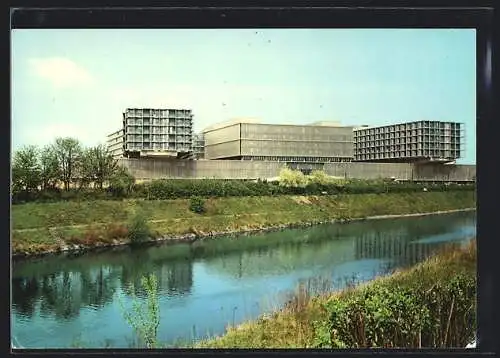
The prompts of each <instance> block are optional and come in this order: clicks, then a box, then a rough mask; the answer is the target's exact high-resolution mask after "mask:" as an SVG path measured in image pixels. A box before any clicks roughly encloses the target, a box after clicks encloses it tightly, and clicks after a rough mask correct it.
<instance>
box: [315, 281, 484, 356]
mask: <svg viewBox="0 0 500 358" xmlns="http://www.w3.org/2000/svg"><path fill="white" fill-rule="evenodd" d="M434 282H435V283H434V284H433V285H432V287H430V288H428V289H419V288H418V287H417V286H418V284H419V283H416V284H415V285H413V284H412V283H411V282H409V283H408V284H407V285H405V286H400V285H391V284H372V285H370V286H367V287H366V288H365V289H362V290H359V291H355V292H352V293H350V294H349V295H343V296H336V297H334V298H332V299H331V300H329V301H328V302H326V303H325V304H324V306H323V308H324V309H325V310H326V311H327V312H328V314H329V317H330V318H329V320H328V321H327V322H323V321H322V322H316V323H315V324H314V329H315V344H316V346H317V347H338V348H344V347H350V348H355V347H399V348H402V347H434V348H436V347H465V345H466V344H468V343H469V341H470V340H471V339H472V338H473V337H474V332H475V327H476V321H475V306H476V302H475V298H476V282H475V277H473V276H472V275H466V274H463V273H460V274H455V275H453V276H452V277H451V278H450V279H447V280H445V279H442V280H438V281H434Z"/></svg>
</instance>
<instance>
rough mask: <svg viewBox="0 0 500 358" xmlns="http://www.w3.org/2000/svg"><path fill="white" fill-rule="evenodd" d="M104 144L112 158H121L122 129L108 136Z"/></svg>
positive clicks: (122, 144)
mask: <svg viewBox="0 0 500 358" xmlns="http://www.w3.org/2000/svg"><path fill="white" fill-rule="evenodd" d="M106 144H107V146H108V151H109V152H110V153H111V155H112V156H113V157H114V158H117V159H118V158H123V153H124V147H125V142H124V137H123V129H119V130H117V131H116V132H113V133H111V134H108V136H107V138H106Z"/></svg>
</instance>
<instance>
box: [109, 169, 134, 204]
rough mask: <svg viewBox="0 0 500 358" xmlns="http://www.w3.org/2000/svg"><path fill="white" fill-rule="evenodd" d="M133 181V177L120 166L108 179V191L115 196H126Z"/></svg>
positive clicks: (129, 192)
mask: <svg viewBox="0 0 500 358" xmlns="http://www.w3.org/2000/svg"><path fill="white" fill-rule="evenodd" d="M134 183H135V178H134V177H133V176H132V175H131V174H130V173H129V172H128V171H127V169H125V168H123V167H120V169H119V170H118V171H117V173H116V174H115V175H114V176H113V177H112V178H111V179H110V180H109V186H108V189H107V190H108V192H109V193H110V194H111V195H112V196H113V197H115V198H126V197H128V196H129V195H130V194H131V192H132V188H133V186H134Z"/></svg>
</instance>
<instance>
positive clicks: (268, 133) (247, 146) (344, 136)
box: [241, 123, 354, 158]
mask: <svg viewBox="0 0 500 358" xmlns="http://www.w3.org/2000/svg"><path fill="white" fill-rule="evenodd" d="M241 139H242V141H241V152H242V153H241V154H242V155H250V156H268V157H273V156H277V157H288V156H292V157H293V156H301V157H342V158H345V157H353V156H354V153H353V150H354V149H353V140H354V139H353V131H352V128H351V127H324V126H297V125H271V124H254V123H243V124H241Z"/></svg>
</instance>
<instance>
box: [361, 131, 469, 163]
mask: <svg viewBox="0 0 500 358" xmlns="http://www.w3.org/2000/svg"><path fill="white" fill-rule="evenodd" d="M463 150H464V127H463V124H461V123H456V122H440V121H418V122H410V123H402V124H393V125H387V126H381V127H364V128H355V129H354V160H355V161H365V162H442V163H447V162H454V161H455V160H457V159H458V158H460V157H461V156H462V153H463Z"/></svg>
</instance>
